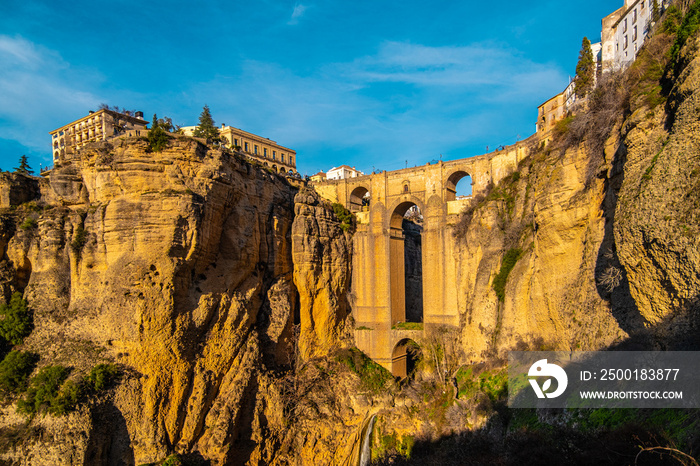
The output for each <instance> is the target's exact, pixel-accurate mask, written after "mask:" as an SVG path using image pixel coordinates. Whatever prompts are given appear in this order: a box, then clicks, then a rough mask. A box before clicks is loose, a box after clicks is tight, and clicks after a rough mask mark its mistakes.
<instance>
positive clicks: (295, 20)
mask: <svg viewBox="0 0 700 466" xmlns="http://www.w3.org/2000/svg"><path fill="white" fill-rule="evenodd" d="M308 9H309V7H308V6H306V5H302V4H301V3H297V4H295V5H294V10H292V16H291V17H290V18H289V21H288V22H287V24H289V25H295V24H299V20H300V19H301V18H302V16H304V13H306V11H307V10H308Z"/></svg>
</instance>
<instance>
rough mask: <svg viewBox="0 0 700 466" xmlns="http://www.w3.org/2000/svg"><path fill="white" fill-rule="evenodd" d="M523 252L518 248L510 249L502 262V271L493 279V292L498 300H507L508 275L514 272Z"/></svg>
mask: <svg viewBox="0 0 700 466" xmlns="http://www.w3.org/2000/svg"><path fill="white" fill-rule="evenodd" d="M521 254H522V251H521V250H520V249H518V248H513V249H509V250H508V252H506V254H505V256H503V262H501V270H499V271H498V275H496V277H495V278H494V279H493V285H492V286H493V290H494V291H495V292H496V296H498V300H499V301H501V302H503V300H504V299H505V298H506V282H507V281H508V275H510V271H511V270H513V267H515V264H516V263H517V262H518V259H520V255H521Z"/></svg>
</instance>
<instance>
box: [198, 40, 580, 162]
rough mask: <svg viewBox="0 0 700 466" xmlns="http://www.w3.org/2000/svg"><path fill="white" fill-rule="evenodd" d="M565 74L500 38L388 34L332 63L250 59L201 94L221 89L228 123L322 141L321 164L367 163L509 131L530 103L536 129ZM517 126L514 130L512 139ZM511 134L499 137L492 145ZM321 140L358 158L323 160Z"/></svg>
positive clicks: (432, 153) (306, 143) (305, 141)
mask: <svg viewBox="0 0 700 466" xmlns="http://www.w3.org/2000/svg"><path fill="white" fill-rule="evenodd" d="M565 81H566V77H565V76H564V75H563V73H562V72H561V71H560V70H559V69H557V68H556V67H554V66H552V65H548V64H542V63H534V62H532V61H530V60H527V59H525V58H522V57H520V56H519V55H518V53H517V51H513V50H510V49H508V48H503V47H499V46H498V45H496V44H476V45H470V46H464V47H428V46H424V45H416V44H410V43H400V42H388V43H385V44H383V45H382V46H381V47H380V48H379V49H378V52H377V53H376V54H374V55H371V56H363V57H358V58H357V59H355V60H352V61H350V62H346V63H332V64H328V65H326V66H324V67H322V68H320V69H318V70H317V71H316V72H315V73H313V74H311V75H304V76H302V75H298V74H295V73H294V72H292V71H291V70H288V69H285V68H283V67H280V66H278V65H275V64H269V63H261V62H257V61H248V62H246V63H244V64H243V71H242V73H241V74H240V75H238V76H236V77H228V78H216V79H214V80H213V81H211V82H209V83H207V84H205V85H203V86H200V87H199V88H198V89H197V90H195V91H194V95H196V98H197V99H199V100H201V99H202V98H204V96H206V95H211V94H212V93H215V92H216V95H217V97H218V104H219V105H218V107H219V108H213V109H212V110H213V111H215V112H217V113H218V114H219V115H223V119H222V120H221V121H224V122H225V123H227V124H232V125H234V126H236V125H239V126H244V129H246V128H248V129H250V130H252V131H253V132H256V131H257V132H259V133H261V134H262V135H263V136H269V137H272V138H273V139H275V140H277V141H278V142H280V143H281V144H283V145H287V146H291V147H294V148H296V149H299V148H303V147H314V149H315V150H316V151H318V152H319V153H320V155H318V156H317V157H316V159H307V160H306V162H307V163H309V164H310V165H311V166H309V170H312V171H313V170H316V169H318V168H324V167H325V165H333V164H337V163H341V162H348V163H357V164H360V163H362V160H361V159H368V160H373V161H376V163H378V164H381V165H384V164H386V163H398V164H400V165H401V166H403V163H404V160H408V163H409V164H411V165H413V164H416V163H425V162H426V161H428V160H430V159H432V158H437V157H439V155H440V154H441V153H443V154H445V155H447V154H448V153H450V152H454V151H457V150H458V149H459V148H460V147H464V146H466V145H469V144H471V143H473V142H474V141H475V140H477V139H479V138H482V139H483V138H487V141H488V138H489V137H494V138H495V137H501V136H496V135H497V134H502V133H503V129H504V128H507V127H509V126H510V127H511V128H514V127H517V126H518V124H520V127H522V122H521V121H520V120H517V118H518V117H519V114H520V115H522V114H523V112H527V113H532V119H533V121H532V125H530V122H529V121H528V122H527V128H528V129H529V128H534V118H535V114H536V110H535V106H536V105H537V103H539V100H541V97H542V96H544V95H548V93H550V92H551V89H552V88H557V86H559V85H561V84H562V83H565ZM521 120H522V119H521ZM517 131H519V130H516V129H513V133H514V134H513V135H512V137H513V139H514V138H515V136H516V134H515V133H516V132H517ZM525 131H527V129H526V130H525ZM525 131H523V132H525ZM527 135H528V134H523V136H527ZM509 142H510V141H501V140H495V141H490V143H491V144H492V147H493V146H496V145H498V144H501V143H509ZM487 143H488V142H487ZM484 145H485V144H484ZM321 147H325V148H327V149H328V152H327V153H333V152H338V153H340V152H343V153H345V154H347V153H353V154H356V157H357V159H356V160H324V159H325V156H324V155H323V152H322V151H321V150H319V148H321ZM484 149H485V148H484ZM456 155H457V156H463V157H466V156H470V155H476V154H474V153H458V154H456ZM302 160H303V157H302V154H300V162H301V161H302ZM387 161H392V162H387ZM365 164H366V162H365ZM325 168H329V167H325ZM358 168H360V167H358ZM362 168H364V169H371V167H366V166H365V167H362ZM385 168H387V169H388V168H392V167H385ZM393 168H398V167H393Z"/></svg>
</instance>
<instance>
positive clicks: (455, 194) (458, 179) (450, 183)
mask: <svg viewBox="0 0 700 466" xmlns="http://www.w3.org/2000/svg"><path fill="white" fill-rule="evenodd" d="M445 189H446V190H447V194H446V197H447V199H446V200H447V201H454V200H457V199H464V198H467V197H470V196H471V195H472V177H471V175H470V174H469V173H467V172H465V171H457V172H454V173H453V174H452V175H450V177H449V178H448V179H447V183H446V186H445Z"/></svg>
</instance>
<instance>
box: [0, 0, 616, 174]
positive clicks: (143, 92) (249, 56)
mask: <svg viewBox="0 0 700 466" xmlns="http://www.w3.org/2000/svg"><path fill="white" fill-rule="evenodd" d="M0 3H1V4H2V14H0V168H2V169H4V170H11V169H12V168H13V167H15V166H17V160H18V159H19V157H20V156H21V155H22V154H26V155H27V156H28V157H29V161H30V165H31V166H32V167H33V168H34V169H35V170H37V171H38V168H39V166H40V165H42V166H47V165H50V164H51V149H50V137H49V135H48V132H49V131H51V130H54V129H56V128H58V127H60V126H62V125H64V124H66V123H68V122H70V121H72V120H75V119H77V118H80V117H82V116H84V115H86V114H87V112H88V111H89V110H91V109H96V108H97V106H98V105H99V104H100V103H107V104H109V105H118V106H120V107H125V108H128V109H133V110H142V111H143V112H144V114H145V116H146V119H149V120H150V118H151V116H152V115H153V113H157V114H158V116H159V117H163V116H169V117H171V118H172V119H173V121H174V122H175V123H176V124H179V125H182V126H186V125H193V124H196V123H197V120H198V117H199V114H200V112H201V110H202V107H203V105H204V104H207V105H209V107H210V108H211V112H212V115H213V117H214V120H215V122H216V123H217V124H221V123H226V124H227V125H231V126H236V127H238V128H241V129H244V130H246V131H250V132H253V133H255V134H258V135H261V136H264V137H268V138H270V139H273V140H275V141H277V142H278V143H279V144H282V145H284V146H287V147H290V148H292V149H294V150H296V151H297V165H298V166H297V168H298V170H299V171H300V172H301V173H307V174H313V173H315V172H317V171H319V170H324V171H326V170H328V169H330V168H331V167H333V166H337V165H340V164H343V163H345V164H348V165H352V166H356V167H357V168H358V169H360V170H363V171H365V172H370V171H372V170H373V169H377V170H395V169H399V168H403V167H404V166H405V165H406V164H408V165H409V166H413V165H419V164H424V163H426V162H429V161H431V160H433V159H438V158H440V156H441V155H442V156H443V159H445V160H449V159H457V158H462V157H470V156H474V155H479V154H481V153H484V152H485V151H486V146H489V148H490V149H494V148H495V147H496V146H499V145H501V144H512V143H514V142H515V141H516V140H517V139H518V138H520V139H523V138H525V137H527V136H529V135H530V134H532V133H533V132H534V129H535V120H536V115H537V105H538V104H540V103H542V102H543V101H544V100H546V99H548V98H549V97H551V96H553V95H555V94H557V93H558V92H561V91H562V90H563V89H564V87H565V86H566V85H567V83H568V79H569V75H573V74H574V71H575V67H576V62H577V59H578V52H579V49H580V47H581V40H582V38H583V36H588V37H589V38H590V39H591V40H592V41H593V42H596V41H598V40H600V21H601V18H602V17H603V16H605V15H607V14H609V13H611V12H612V11H614V10H615V9H617V8H619V7H620V6H622V3H623V2H622V0H620V1H612V0H607V1H603V0H590V1H588V2H584V3H581V2H563V1H553V0H552V1H550V0H542V1H539V2H522V1H510V0H503V1H501V2H498V3H490V2H478V3H476V2H465V1H462V2H454V1H440V0H433V1H432V2H418V1H414V0H403V1H382V0H374V1H362V0H360V1H355V2H342V1H337V0H305V1H303V2H293V1H266V0H262V1H257V2H256V1H247V2H241V1H236V0H234V1H228V2H218V1H208V2H192V1H191V0H190V1H187V2H183V1H179V0H172V1H168V2H161V1H150V2H143V1H133V0H123V1H119V2H100V1H97V0H93V1H90V2H87V1H81V0H74V1H71V2H57V1H55V0H49V1H33V0H0ZM198 3H201V4H198Z"/></svg>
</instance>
